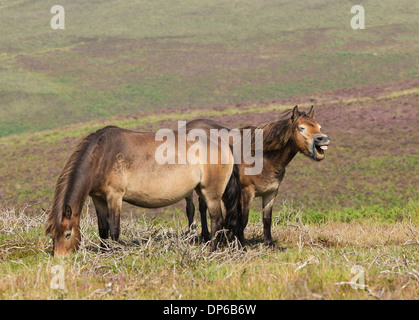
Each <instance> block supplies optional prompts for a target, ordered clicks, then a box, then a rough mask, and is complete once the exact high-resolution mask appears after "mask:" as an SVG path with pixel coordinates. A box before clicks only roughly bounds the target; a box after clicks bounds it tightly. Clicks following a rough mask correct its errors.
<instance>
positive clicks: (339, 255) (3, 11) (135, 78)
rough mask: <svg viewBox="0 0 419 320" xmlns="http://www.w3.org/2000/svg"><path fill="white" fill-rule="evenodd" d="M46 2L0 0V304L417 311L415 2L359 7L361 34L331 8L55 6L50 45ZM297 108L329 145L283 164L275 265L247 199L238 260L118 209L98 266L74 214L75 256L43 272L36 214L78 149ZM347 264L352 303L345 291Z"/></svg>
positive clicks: (340, 4) (176, 222)
mask: <svg viewBox="0 0 419 320" xmlns="http://www.w3.org/2000/svg"><path fill="white" fill-rule="evenodd" d="M54 4H56V3H53V1H36V2H33V1H23V0H22V1H20V0H19V1H13V2H9V1H2V0H0V29H1V30H2V32H1V33H0V279H1V281H0V283H1V285H0V298H8V299H9V298H18V299H25V298H36V299H37V298H83V299H84V298H89V299H91V298H92V299H96V298H121V299H126V298H146V299H147V298H150V299H161V298H162V299H179V298H183V299H217V298H224V299H237V298H238V299H242V298H243V299H252V298H256V299H321V298H325V299H367V298H374V299H375V298H380V299H381V298H382V299H406V298H407V299H418V298H419V287H418V281H419V274H418V273H417V270H418V265H419V263H418V261H419V259H418V234H419V230H418V227H417V225H418V223H419V209H418V205H419V204H418V197H419V188H418V186H419V174H418V169H417V168H418V167H419V133H418V130H417V123H418V120H419V114H418V113H419V103H418V97H419V78H418V61H419V60H418V56H419V50H418V49H419V48H418V43H419V38H418V37H419V33H418V31H419V25H418V24H419V23H418V21H419V5H418V4H417V2H415V1H391V0H390V1H366V2H365V5H364V7H365V11H366V29H365V30H352V29H351V28H350V19H351V17H352V15H351V13H350V8H351V5H352V4H351V3H350V2H348V1H333V2H331V1H320V0H315V1H310V2H307V3H302V2H296V3H295V2H292V1H270V0H267V1H218V0H217V1H205V2H203V1H197V0H187V1H182V2H180V3H178V2H176V3H173V2H167V1H125V0H124V1H117V2H115V1H106V0H105V1H95V2H88V3H86V2H84V1H62V2H61V4H62V5H63V6H64V8H65V10H66V29H65V30H56V31H54V30H52V29H51V28H50V26H49V23H50V19H51V17H52V14H50V13H49V10H50V8H51V7H52V6H53V5H54ZM296 104H298V105H299V106H300V107H301V108H302V109H304V108H308V107H309V106H310V105H312V104H314V105H315V112H316V120H318V121H319V123H320V124H321V125H322V128H323V129H324V132H326V133H328V135H329V136H330V138H331V145H330V148H329V150H328V151H327V153H326V159H325V160H324V161H322V162H320V163H316V162H314V161H311V160H310V159H308V158H306V157H304V156H303V155H298V156H297V157H296V158H295V159H294V160H293V161H292V162H291V164H290V165H289V167H288V169H287V174H286V176H285V179H284V182H283V184H282V185H281V187H280V192H279V195H278V198H277V203H276V205H275V206H274V227H273V235H274V240H275V243H276V248H275V249H273V250H270V249H267V248H264V247H263V245H262V242H263V240H262V222H261V218H260V206H261V203H260V199H256V200H255V201H254V203H253V207H252V211H251V219H250V225H249V227H248V228H247V229H246V232H245V235H246V238H247V239H248V248H249V250H248V251H247V252H241V251H240V250H237V249H235V248H234V247H229V246H227V247H225V248H223V249H221V250H220V251H219V252H218V253H217V254H215V255H209V254H208V252H207V248H206V247H205V246H204V245H203V244H201V243H199V241H198V242H197V241H195V242H193V241H192V238H193V235H192V236H190V237H187V236H185V235H183V232H184V231H186V224H187V222H186V217H185V214H184V203H179V204H177V205H175V206H172V207H169V208H165V209H161V210H145V209H141V208H136V207H132V206H129V205H125V206H124V216H123V221H124V226H123V227H122V242H121V243H119V244H114V250H112V251H111V252H108V253H99V252H98V250H97V244H98V243H99V240H98V238H97V228H96V226H95V223H96V222H95V219H94V209H93V207H92V206H91V204H90V203H88V204H87V206H86V210H85V211H86V212H85V217H84V220H83V221H84V222H83V223H84V226H83V228H84V238H85V240H84V242H83V246H82V249H81V250H80V252H79V253H77V254H74V255H72V256H70V257H69V258H67V259H64V260H58V259H53V258H52V257H51V256H50V254H51V242H50V240H49V238H48V237H46V236H45V235H43V223H44V219H45V216H44V215H43V213H42V210H41V208H42V207H44V208H49V207H50V206H51V198H52V194H53V190H54V187H55V183H56V179H57V177H58V175H59V173H60V171H61V169H62V167H63V165H64V163H65V161H66V159H67V158H68V157H69V155H70V153H71V151H72V148H73V147H74V146H75V145H76V143H77V141H79V139H80V138H81V137H82V136H84V135H86V134H88V133H90V132H92V131H94V130H96V129H98V128H100V127H103V126H105V125H108V124H113V125H119V126H122V127H125V128H129V129H134V130H141V131H150V130H157V129H159V128H163V127H164V128H176V126H177V121H178V120H189V119H193V118H197V117H208V118H212V119H215V120H218V121H221V122H223V123H224V124H226V125H228V126H230V127H239V126H245V125H251V124H262V123H266V122H270V121H274V120H275V119H276V118H277V117H278V116H280V114H281V112H282V111H284V110H286V109H289V108H292V107H293V106H294V105H296ZM198 220H199V219H198V218H197V221H198ZM199 227H200V226H199V223H198V224H197V229H196V230H195V232H198V233H199V231H200V229H199ZM195 240H196V239H195ZM54 264H60V265H63V266H64V267H65V270H66V281H67V282H66V283H67V289H66V290H64V291H56V290H52V289H51V288H50V287H49V283H50V280H51V278H52V273H51V272H50V269H51V266H53V265H54ZM354 265H361V266H363V267H364V268H365V270H366V275H367V277H366V279H367V285H368V288H367V289H366V290H354V289H352V288H351V287H350V286H349V285H348V283H347V282H348V281H349V280H350V279H351V278H352V277H353V276H354V275H353V274H351V272H350V270H351V268H352V267H353V266H354ZM197 288H199V290H197ZM232 288H234V289H232Z"/></svg>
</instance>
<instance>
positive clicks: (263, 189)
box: [254, 169, 285, 197]
mask: <svg viewBox="0 0 419 320" xmlns="http://www.w3.org/2000/svg"><path fill="white" fill-rule="evenodd" d="M284 174H285V169H284V170H281V171H280V172H277V173H275V172H269V173H268V174H264V175H261V176H259V177H257V179H256V181H255V183H254V189H255V196H256V197H260V196H263V195H264V194H267V193H273V192H276V191H277V190H278V188H279V186H280V184H281V182H282V179H283V178H284Z"/></svg>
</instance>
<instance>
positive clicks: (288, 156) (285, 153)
mask: <svg viewBox="0 0 419 320" xmlns="http://www.w3.org/2000/svg"><path fill="white" fill-rule="evenodd" d="M297 153H298V151H297V150H296V149H295V148H294V147H293V144H292V141H288V143H287V144H286V145H285V146H284V147H282V148H280V149H275V150H268V151H267V152H265V153H264V158H265V159H267V160H268V161H270V162H271V164H272V166H273V167H274V168H275V171H277V172H279V171H281V170H283V169H284V168H285V167H286V166H288V164H289V163H290V162H291V160H292V159H294V157H295V155H296V154H297Z"/></svg>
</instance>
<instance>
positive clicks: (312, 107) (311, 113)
mask: <svg viewBox="0 0 419 320" xmlns="http://www.w3.org/2000/svg"><path fill="white" fill-rule="evenodd" d="M308 116H309V117H310V118H314V106H311V107H310V110H309V111H308Z"/></svg>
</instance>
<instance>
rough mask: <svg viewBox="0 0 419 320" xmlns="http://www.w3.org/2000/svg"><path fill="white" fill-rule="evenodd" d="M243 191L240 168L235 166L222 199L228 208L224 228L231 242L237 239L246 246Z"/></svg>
mask: <svg viewBox="0 0 419 320" xmlns="http://www.w3.org/2000/svg"><path fill="white" fill-rule="evenodd" d="M241 191H242V190H241V184H240V173H239V168H238V166H237V165H236V164H235V165H234V167H233V172H232V174H231V177H230V180H229V181H228V184H227V186H226V189H225V190H224V194H223V197H222V200H223V202H224V205H225V206H226V218H225V221H224V227H225V228H226V229H228V230H229V231H228V237H229V238H230V240H232V239H234V237H237V239H238V240H239V242H240V244H241V245H243V246H244V232H243V217H242V206H241V194H242V192H241Z"/></svg>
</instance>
